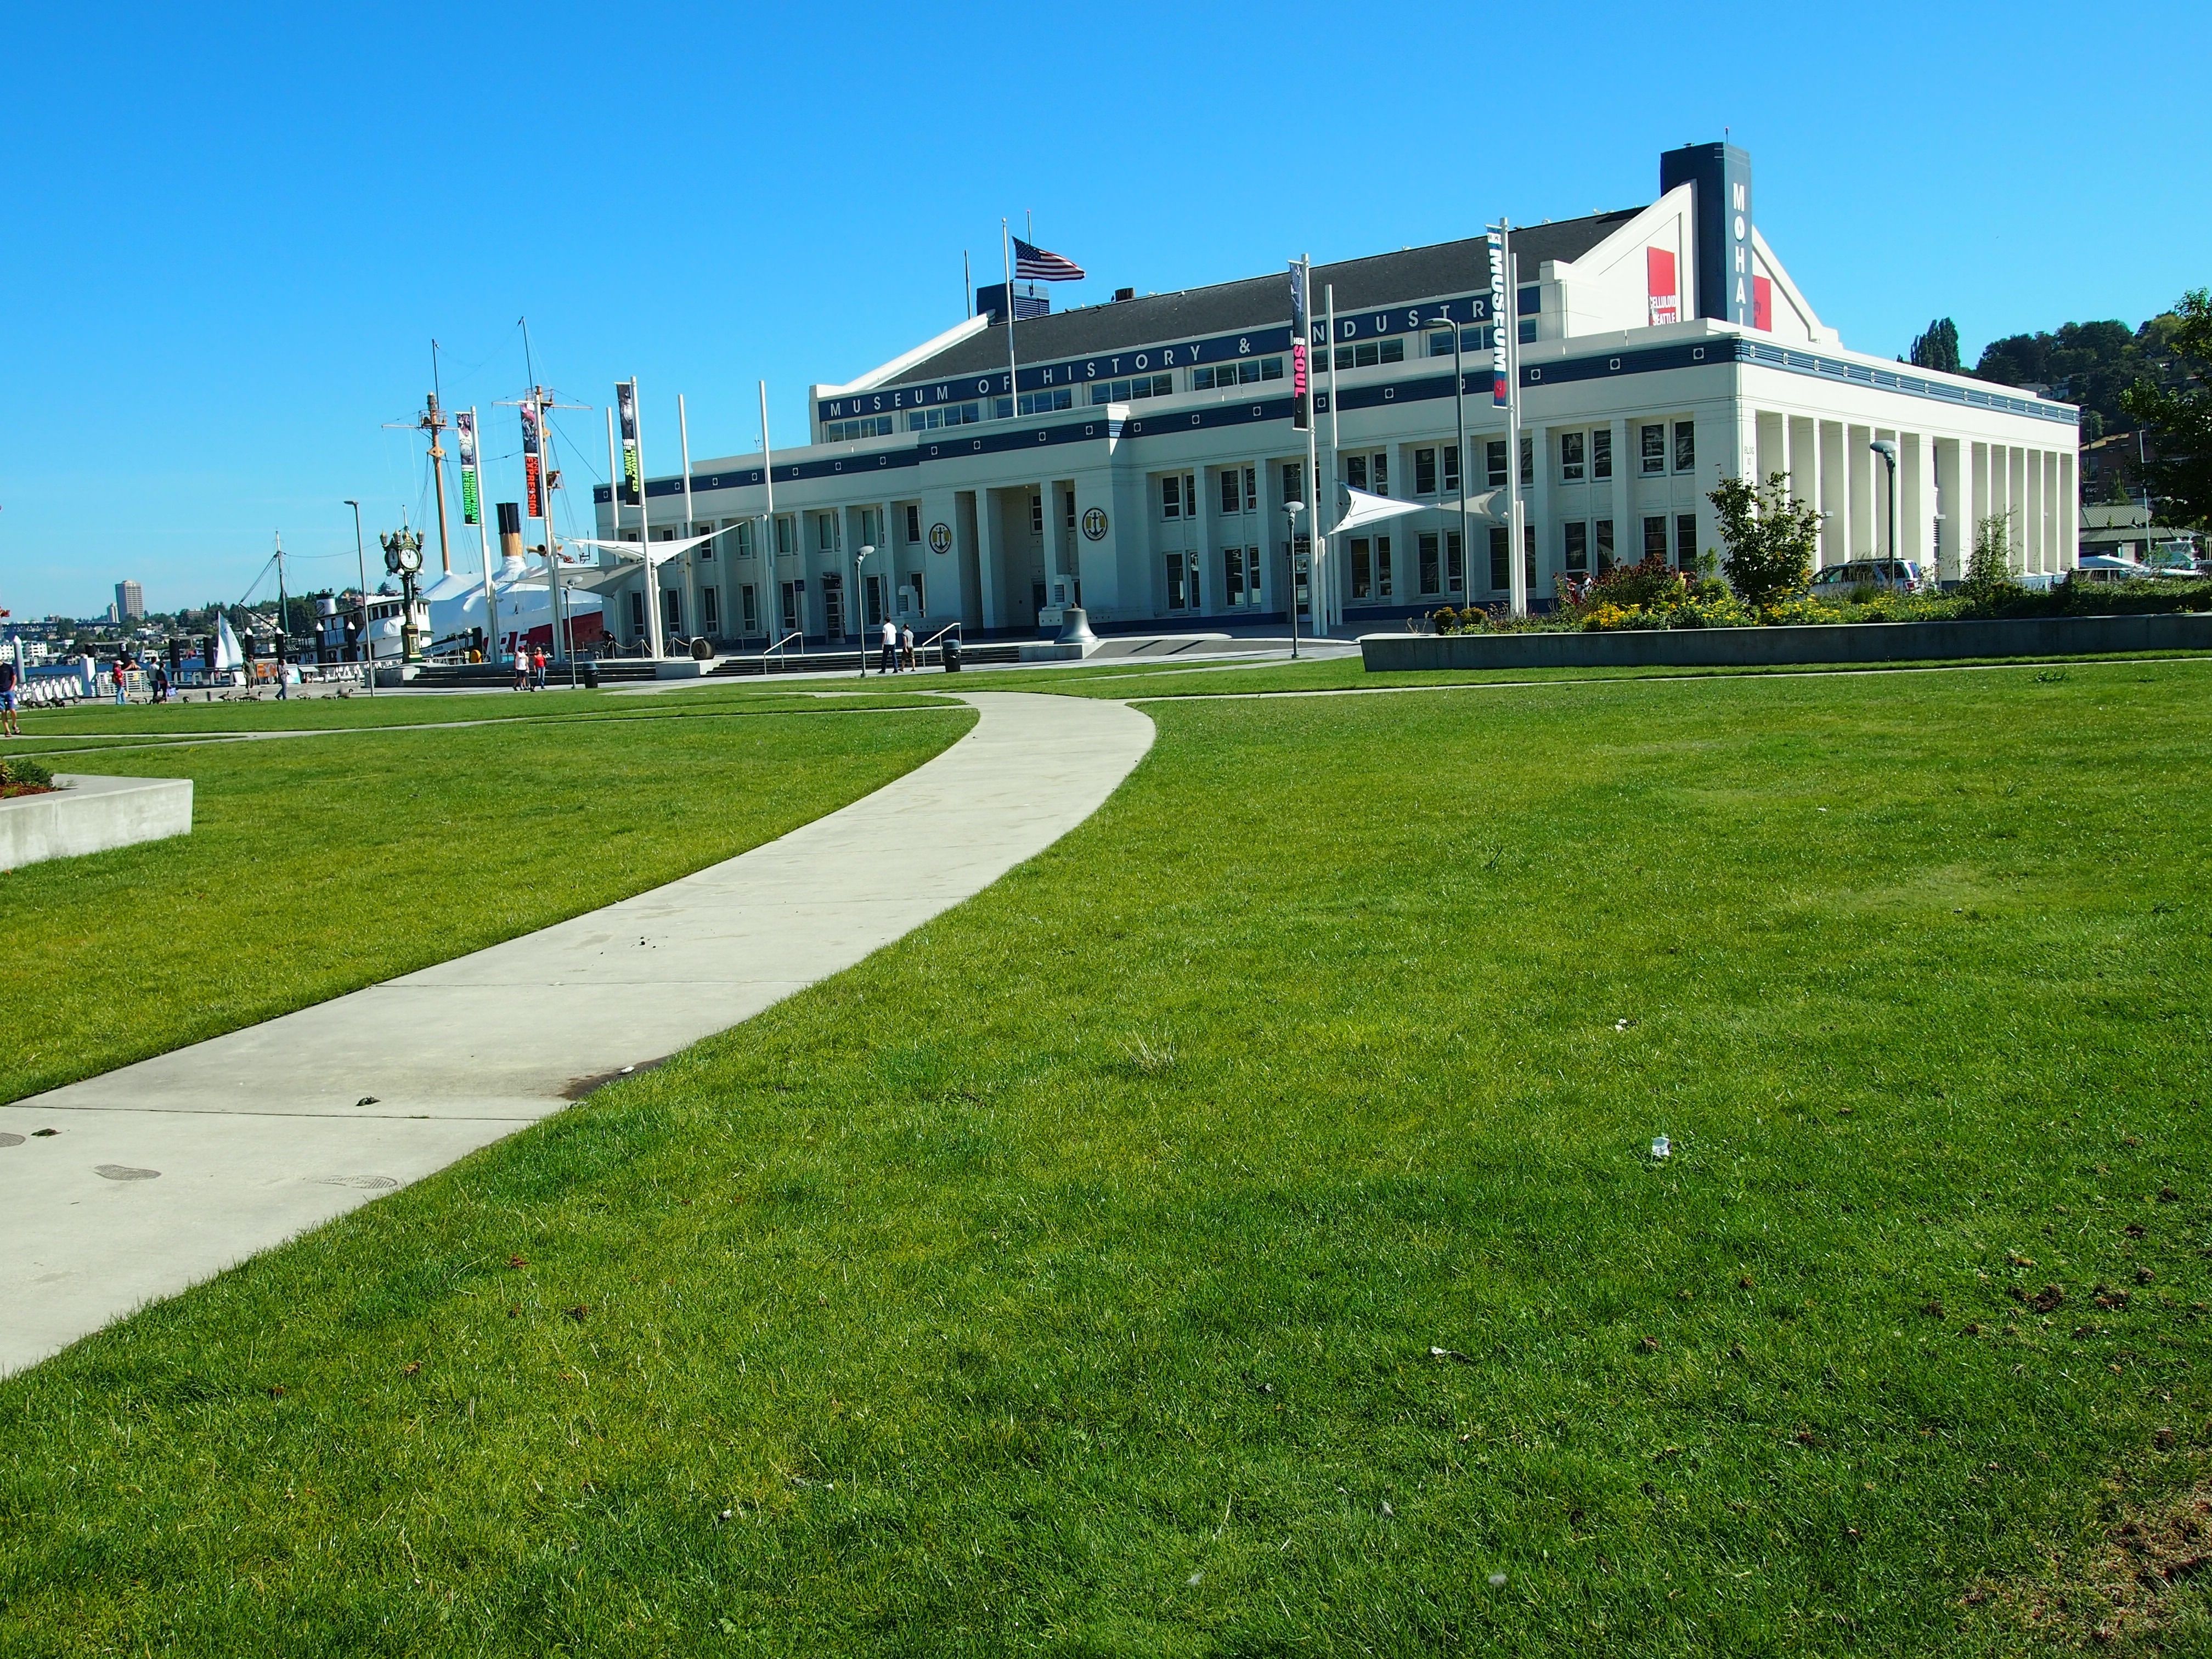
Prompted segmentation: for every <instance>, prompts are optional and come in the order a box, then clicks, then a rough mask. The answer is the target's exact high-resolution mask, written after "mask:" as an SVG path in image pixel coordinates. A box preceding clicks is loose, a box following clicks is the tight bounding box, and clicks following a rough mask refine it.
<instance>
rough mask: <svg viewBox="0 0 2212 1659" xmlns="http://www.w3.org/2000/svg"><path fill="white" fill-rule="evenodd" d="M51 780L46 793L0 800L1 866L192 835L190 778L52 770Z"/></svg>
mask: <svg viewBox="0 0 2212 1659" xmlns="http://www.w3.org/2000/svg"><path fill="white" fill-rule="evenodd" d="M54 782H55V783H56V784H57V785H58V786H62V787H57V788H56V789H55V790H53V792H52V793H50V794H44V795H17V796H15V797H13V798H12V799H8V800H0V870H20V869H21V868H22V867H23V866H25V865H27V864H38V863H40V862H42V861H43V860H47V859H64V858H74V857H76V855H77V854H81V853H104V852H106V850H107V849H108V848H111V847H130V846H133V845H135V844H136V843H137V842H142V841H161V840H162V839H164V838H165V837H167V836H186V835H190V834H191V829H192V781H191V779H190V778H100V777H89V776H87V775H85V774H83V773H81V772H57V773H56V774H55V775H54Z"/></svg>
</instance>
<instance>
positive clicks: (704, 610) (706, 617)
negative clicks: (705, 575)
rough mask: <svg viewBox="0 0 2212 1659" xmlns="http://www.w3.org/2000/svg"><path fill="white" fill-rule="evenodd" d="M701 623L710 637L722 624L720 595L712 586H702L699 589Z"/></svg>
mask: <svg viewBox="0 0 2212 1659" xmlns="http://www.w3.org/2000/svg"><path fill="white" fill-rule="evenodd" d="M699 625H700V627H702V628H703V629H706V631H707V633H708V635H709V636H710V637H711V636H712V635H714V634H715V633H716V632H717V631H718V630H719V629H720V628H721V626H722V609H721V605H720V596H719V595H718V594H717V593H716V592H714V589H713V588H711V587H702V588H701V589H700V590H699Z"/></svg>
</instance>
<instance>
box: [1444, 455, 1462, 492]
mask: <svg viewBox="0 0 2212 1659" xmlns="http://www.w3.org/2000/svg"><path fill="white" fill-rule="evenodd" d="M1444 494H1445V495H1458V494H1459V446H1458V445H1457V444H1446V445H1445V446H1444Z"/></svg>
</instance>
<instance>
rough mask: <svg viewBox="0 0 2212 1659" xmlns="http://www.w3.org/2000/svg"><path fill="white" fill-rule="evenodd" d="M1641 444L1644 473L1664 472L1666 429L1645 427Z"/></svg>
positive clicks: (1665, 467)
mask: <svg viewBox="0 0 2212 1659" xmlns="http://www.w3.org/2000/svg"><path fill="white" fill-rule="evenodd" d="M1643 444H1644V450H1643V456H1644V460H1643V465H1644V471H1645V472H1647V473H1653V472H1664V471H1666V470H1667V428H1665V427H1664V426H1657V425H1654V426H1647V427H1645V428H1644V432H1643Z"/></svg>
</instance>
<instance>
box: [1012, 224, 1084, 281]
mask: <svg viewBox="0 0 2212 1659" xmlns="http://www.w3.org/2000/svg"><path fill="white" fill-rule="evenodd" d="M1014 275H1015V276H1018V277H1019V278H1020V279H1021V280H1022V281H1023V282H1025V283H1079V282H1081V281H1082V280H1083V267H1082V266H1081V265H1079V264H1076V263H1075V261H1074V260H1073V259H1071V258H1067V257H1066V255H1065V254H1060V253H1048V252H1045V250H1044V249H1042V248H1041V247H1032V246H1030V245H1029V244H1028V243H1027V242H1024V240H1022V239H1021V238H1020V237H1018V236H1017V237H1015V238H1014Z"/></svg>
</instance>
